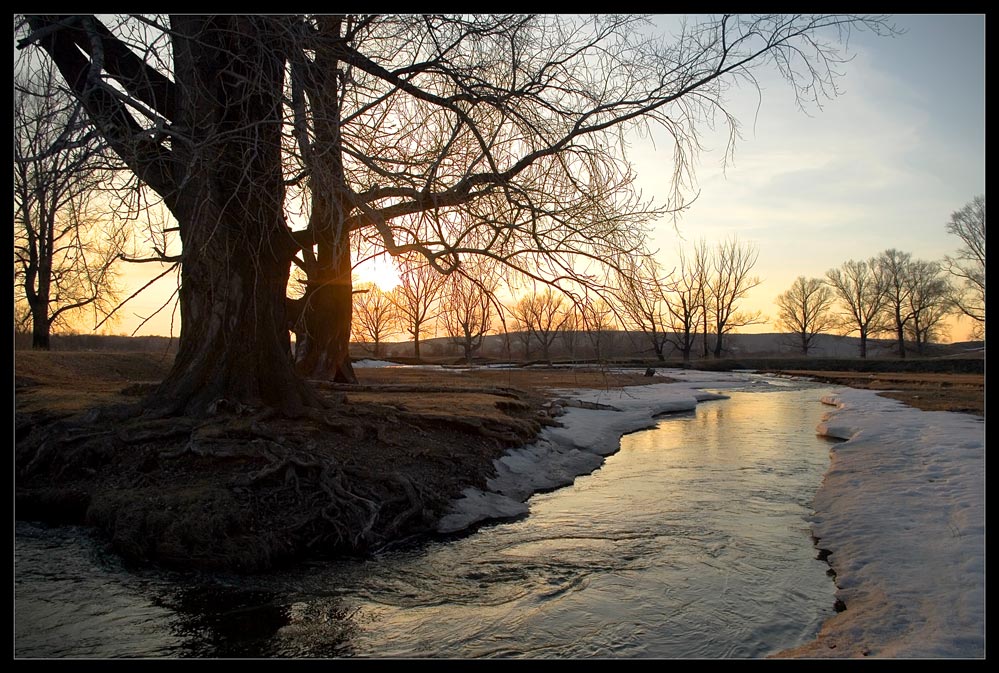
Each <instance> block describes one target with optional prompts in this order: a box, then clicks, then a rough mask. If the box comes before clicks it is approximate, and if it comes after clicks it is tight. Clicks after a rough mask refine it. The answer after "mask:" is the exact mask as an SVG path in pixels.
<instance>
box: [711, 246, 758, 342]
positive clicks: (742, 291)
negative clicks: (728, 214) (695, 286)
mask: <svg viewBox="0 0 999 673" xmlns="http://www.w3.org/2000/svg"><path fill="white" fill-rule="evenodd" d="M758 257H759V251H758V250H757V249H756V247H755V246H753V245H752V244H750V243H743V242H741V241H739V239H738V238H736V237H732V238H730V239H728V240H726V241H723V242H721V243H719V244H718V247H717V248H716V249H715V251H714V255H713V256H712V258H711V268H710V270H709V272H708V283H707V291H706V295H707V303H706V307H707V309H706V310H707V311H708V313H709V315H710V318H711V319H710V323H711V326H712V328H713V329H714V332H715V347H714V356H715V357H716V358H719V357H721V354H722V352H723V350H724V347H723V339H724V336H725V335H726V334H728V333H729V332H731V331H732V330H734V329H737V328H739V327H746V326H747V325H753V324H756V323H760V322H763V317H762V314H761V313H760V311H752V312H744V311H739V310H737V306H738V303H739V302H740V301H741V300H742V299H745V297H746V295H747V294H748V293H749V291H750V290H752V289H753V288H754V287H756V286H758V285H759V284H760V279H759V277H758V276H752V275H750V274H751V272H752V270H753V267H754V266H756V260H757V258H758Z"/></svg>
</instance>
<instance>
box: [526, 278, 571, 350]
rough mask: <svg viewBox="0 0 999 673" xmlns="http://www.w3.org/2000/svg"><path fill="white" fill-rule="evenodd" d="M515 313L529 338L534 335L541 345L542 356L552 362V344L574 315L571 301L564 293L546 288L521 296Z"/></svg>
mask: <svg viewBox="0 0 999 673" xmlns="http://www.w3.org/2000/svg"><path fill="white" fill-rule="evenodd" d="M513 315H514V317H515V318H516V319H517V322H518V324H519V325H520V326H521V327H522V328H523V329H524V330H526V331H527V334H528V338H530V337H534V339H535V340H536V341H537V342H538V344H539V345H540V346H541V357H542V358H543V359H544V360H545V362H547V363H548V364H551V362H552V354H551V348H552V345H553V344H554V343H555V340H556V338H557V337H558V336H559V334H560V333H561V330H562V328H563V326H564V325H565V323H566V321H567V320H569V318H570V316H571V315H572V313H571V306H570V302H568V301H566V298H565V296H564V295H562V294H560V293H556V292H553V291H552V290H551V289H545V290H543V291H541V292H533V293H531V294H528V295H525V296H523V297H521V298H520V300H519V301H518V302H517V304H516V306H515V307H514V308H513Z"/></svg>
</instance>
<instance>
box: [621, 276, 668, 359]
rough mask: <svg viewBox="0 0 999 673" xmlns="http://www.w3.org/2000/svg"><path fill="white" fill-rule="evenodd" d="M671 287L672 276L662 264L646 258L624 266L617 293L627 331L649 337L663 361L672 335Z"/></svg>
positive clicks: (658, 356) (657, 357)
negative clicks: (669, 290) (634, 331)
mask: <svg viewBox="0 0 999 673" xmlns="http://www.w3.org/2000/svg"><path fill="white" fill-rule="evenodd" d="M668 284H669V278H668V275H667V274H666V273H665V272H664V271H663V269H662V267H661V266H660V265H659V263H658V262H656V261H655V260H654V259H652V258H651V257H644V258H640V259H637V260H632V261H630V262H629V263H627V264H626V265H622V268H621V271H620V272H619V273H618V274H617V286H616V288H615V292H614V294H615V297H614V299H615V303H616V304H617V310H618V311H619V313H620V315H621V321H622V322H623V323H624V325H625V327H626V328H630V329H634V330H638V331H641V332H642V334H644V335H645V338H646V339H647V340H648V342H649V344H650V345H651V346H652V351H653V352H654V353H655V354H656V359H658V360H659V361H660V362H662V361H664V360H665V359H666V351H665V349H666V344H668V343H669V336H670V335H669V329H670V321H671V316H670V310H669V302H668V300H667V298H666V288H667V287H668Z"/></svg>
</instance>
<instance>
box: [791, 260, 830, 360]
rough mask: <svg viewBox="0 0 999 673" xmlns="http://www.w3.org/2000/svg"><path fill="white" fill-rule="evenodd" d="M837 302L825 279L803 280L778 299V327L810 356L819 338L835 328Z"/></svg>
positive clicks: (799, 279) (804, 353) (802, 351)
mask: <svg viewBox="0 0 999 673" xmlns="http://www.w3.org/2000/svg"><path fill="white" fill-rule="evenodd" d="M834 301H835V295H834V294H833V291H832V288H830V287H829V286H828V285H827V284H826V283H825V282H824V281H823V280H822V279H820V278H805V277H804V276H798V277H797V278H796V279H795V280H794V282H793V283H792V284H791V287H790V288H788V289H787V291H785V292H783V293H781V294H780V295H779V296H778V297H777V308H778V315H777V327H778V329H781V330H783V331H784V332H786V333H788V334H790V335H791V336H793V338H794V340H795V342H796V345H797V346H798V348H800V349H801V354H802V355H808V351H810V350H811V349H812V348H813V347H814V346H815V339H816V337H817V336H818V335H819V334H821V333H823V332H825V331H826V330H827V329H829V327H831V326H832V325H833V322H834V319H833V315H832V313H831V312H830V308H831V307H832V304H833V302H834Z"/></svg>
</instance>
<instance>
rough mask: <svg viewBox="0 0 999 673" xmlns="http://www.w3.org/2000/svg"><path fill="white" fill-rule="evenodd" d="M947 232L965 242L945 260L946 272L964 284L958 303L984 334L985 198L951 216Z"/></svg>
mask: <svg viewBox="0 0 999 673" xmlns="http://www.w3.org/2000/svg"><path fill="white" fill-rule="evenodd" d="M947 232H948V233H951V234H954V235H955V236H957V237H958V238H960V239H961V242H962V243H963V245H962V246H961V248H960V249H959V250H958V251H957V254H956V255H955V256H953V257H951V256H949V255H948V256H947V257H946V258H945V260H944V264H945V265H946V268H947V271H949V272H950V273H951V274H953V275H954V276H955V277H956V278H957V279H958V281H959V282H960V284H961V287H960V288H959V290H958V292H957V296H956V298H955V304H956V305H957V307H958V309H960V311H961V312H962V313H963V314H964V315H966V316H968V317H969V318H971V319H972V320H974V321H975V322H977V323H978V329H977V332H979V333H981V332H982V330H984V327H985V195H984V194H982V195H980V196H976V197H975V198H973V199H972V200H971V201H970V202H969V203H968V204H966V205H965V206H964V207H963V208H961V209H960V210H958V211H955V212H953V213H951V216H950V222H948V223H947Z"/></svg>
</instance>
